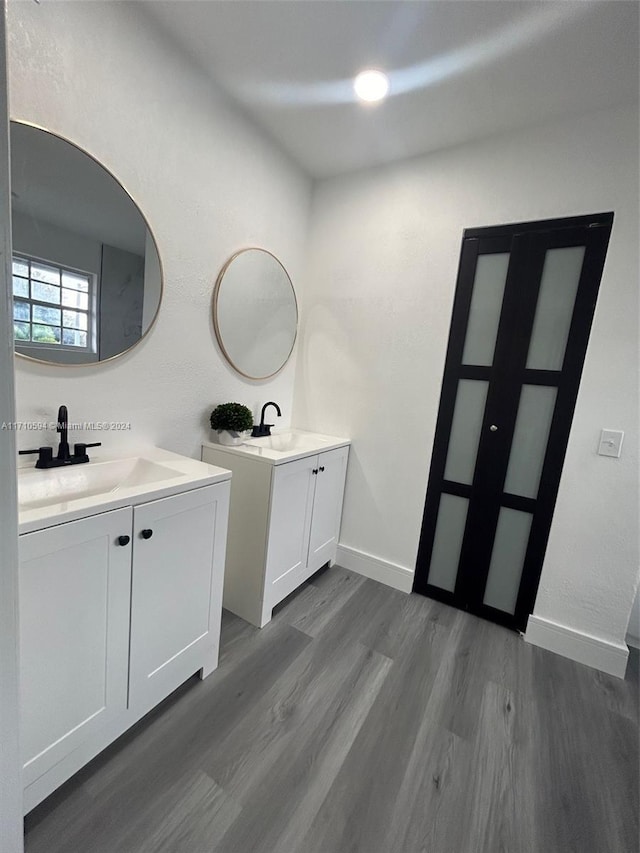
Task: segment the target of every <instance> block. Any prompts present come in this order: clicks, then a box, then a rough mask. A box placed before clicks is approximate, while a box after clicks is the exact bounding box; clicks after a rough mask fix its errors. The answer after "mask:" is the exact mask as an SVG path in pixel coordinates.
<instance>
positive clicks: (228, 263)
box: [213, 246, 300, 382]
mask: <svg viewBox="0 0 640 853" xmlns="http://www.w3.org/2000/svg"><path fill="white" fill-rule="evenodd" d="M256 251H257V252H262V253H263V254H265V255H269V257H271V258H273V260H274V261H275V262H276V263H277V264H278V265H279V266H280V267H281V268H282V271H283V272H284V274H285V276H286V278H287V281H288V282H289V286H290V287H291V293H292V295H293V304H294V307H295V312H296V327H295V332H294V334H293V340H292V342H291V348H290V349H289V352H288V353H287V356H286V358H285V359H284V360H283V362H282V364H281V365H280V367H279V368H278V369H277V370H274V371H273V372H272V373H268V374H265V375H264V376H251V375H250V374H249V373H245V371H244V370H241V369H240V368H239V367H238V365H237V364H235V362H234V361H233V359H232V357H231V356H230V354H229V352H228V350H227V348H226V347H225V345H224V341H223V337H222V330H221V329H220V325H219V323H218V298H219V295H220V288H221V286H222V281H223V279H224V276H225V273H226V272H227V270H228V269H229V267H230V266H231V264H232V263H233V261H235V260H236V258H238V257H239V256H240V255H243V254H245V253H246V252H256ZM299 321H300V312H299V310H298V297H297V296H296V290H295V288H294V286H293V282H292V281H291V276H290V275H289V273H288V272H287V269H286V267H285V266H284V264H283V263H282V261H281V260H280V259H279V258H277V257H276V256H275V255H274V254H273V252H270V251H269V250H268V249H263V248H262V247H261V246H247V247H246V248H244V249H240V250H239V251H237V252H235V253H234V254H233V255H231V257H230V258H229V259H228V260H227V261H226V263H225V264H224V265H223V267H222V269H221V270H220V272H219V273H218V277H217V279H216V283H215V287H214V289H213V328H214V331H215V334H216V340H217V341H218V346H219V347H220V349H221V351H222V354H223V355H224V357H225V358H226V360H227V361H228V363H229V364H230V365H231V367H233V369H234V370H235V371H236V372H237V373H239V374H240V375H241V376H244V378H245V379H251V380H252V381H255V382H261V381H263V380H265V379H271V378H272V377H273V376H276V375H277V374H278V373H280V371H281V370H283V368H284V367H285V366H286V364H287V362H288V361H289V359H290V358H291V354H292V353H293V349H294V347H295V345H296V340H297V338H298V325H299Z"/></svg>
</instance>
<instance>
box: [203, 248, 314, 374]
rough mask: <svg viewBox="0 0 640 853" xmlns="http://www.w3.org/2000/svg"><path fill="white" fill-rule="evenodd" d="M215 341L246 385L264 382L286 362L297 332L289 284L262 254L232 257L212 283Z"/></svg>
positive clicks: (272, 259) (277, 266) (284, 273)
mask: <svg viewBox="0 0 640 853" xmlns="http://www.w3.org/2000/svg"><path fill="white" fill-rule="evenodd" d="M213 319H214V327H215V332H216V337H217V339H218V343H219V344H220V348H221V349H222V352H223V353H224V355H225V357H226V359H227V361H228V362H229V363H230V364H231V365H232V367H234V368H235V369H236V370H237V371H238V373H241V374H242V375H243V376H245V377H247V378H248V379H267V378H268V377H270V376H273V375H274V374H275V373H277V372H278V371H279V370H281V369H282V368H283V367H284V365H285V364H286V363H287V361H288V360H289V356H290V355H291V352H292V350H293V345H294V343H295V340H296V333H297V328H298V305H297V302H296V295H295V291H294V289H293V284H292V283H291V279H290V278H289V275H288V273H287V271H286V269H285V268H284V267H283V265H282V264H281V263H280V261H279V260H278V259H277V258H276V257H275V255H272V254H271V252H268V251H266V249H258V248H249V249H242V250H241V251H240V252H236V254H235V255H233V256H232V257H231V258H230V259H229V260H228V261H227V263H226V264H225V265H224V267H223V268H222V270H221V271H220V275H219V276H218V280H217V281H216V287H215V291H214V300H213Z"/></svg>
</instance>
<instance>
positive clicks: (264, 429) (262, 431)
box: [251, 401, 282, 438]
mask: <svg viewBox="0 0 640 853" xmlns="http://www.w3.org/2000/svg"><path fill="white" fill-rule="evenodd" d="M268 406H274V407H275V410H276V412H277V413H278V417H279V418H281V417H282V412H281V411H280V406H279V405H278V404H277V403H274V402H272V401H270V402H268V403H265V404H264V406H263V407H262V411H261V412H260V424H259V425H258V426H254V428H253V430H252V431H251V435H252V436H253V437H254V438H262V437H264V436H265V435H271V427H272V426H273V424H265V422H264V413H265V411H266V409H267V407H268Z"/></svg>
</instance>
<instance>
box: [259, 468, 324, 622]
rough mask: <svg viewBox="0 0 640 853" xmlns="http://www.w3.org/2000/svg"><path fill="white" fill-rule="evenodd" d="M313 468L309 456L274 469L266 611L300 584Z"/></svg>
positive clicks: (266, 575) (306, 548)
mask: <svg viewBox="0 0 640 853" xmlns="http://www.w3.org/2000/svg"><path fill="white" fill-rule="evenodd" d="M317 467H318V457H317V456H311V457H309V458H306V459H298V460H296V461H295V462H286V463H285V464H284V465H278V466H276V467H275V468H274V472H273V479H272V485H271V515H270V519H269V543H268V546H267V566H266V574H265V588H264V604H265V608H266V609H268V610H270V609H271V608H272V607H273V606H274V605H275V604H277V603H278V602H279V601H282V599H283V598H286V596H287V595H289V593H291V592H293V590H294V589H295V588H296V587H297V586H298V585H299V584H300V583H301V582H302V574H303V573H304V570H305V568H306V565H307V551H308V548H309V531H310V529H311V514H312V505H313V493H314V489H315V481H316V476H315V474H314V473H313V472H314V471H315V470H316V469H317Z"/></svg>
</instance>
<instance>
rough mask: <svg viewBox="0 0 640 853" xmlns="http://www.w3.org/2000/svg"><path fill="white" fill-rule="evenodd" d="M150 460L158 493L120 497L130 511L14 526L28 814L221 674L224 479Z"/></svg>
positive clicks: (149, 490) (167, 457)
mask: <svg viewBox="0 0 640 853" xmlns="http://www.w3.org/2000/svg"><path fill="white" fill-rule="evenodd" d="M154 457H157V458H159V459H160V460H161V462H162V463H163V464H164V465H166V466H167V467H166V468H165V469H164V470H166V471H167V480H166V483H165V482H152V483H147V484H145V485H143V486H141V487H140V488H139V489H138V490H137V492H138V493H135V492H136V489H130V491H131V496H129V495H128V494H127V493H126V492H125V490H124V489H121V490H120V492H121V493H122V494H119V492H118V490H117V489H116V490H115V495H116V498H115V500H119V501H120V503H125V502H126V503H127V504H129V505H126V506H120V507H119V508H117V509H112V510H109V511H106V512H100V511H99V509H100V504H99V503H96V506H95V508H94V509H93V511H92V512H90V511H89V510H88V509H84V510H76V511H75V515H77V514H78V513H84V514H85V515H84V517H80V518H75V519H73V520H69V521H62V520H61V519H58V518H57V517H56V516H55V515H53V514H52V513H49V514H48V515H46V513H47V512H48V508H45V509H38V508H35V509H34V510H31V511H29V510H26V511H25V512H24V513H23V514H22V516H21V517H22V519H23V522H22V523H23V526H24V527H27V529H28V532H24V533H23V534H22V535H21V536H20V542H19V546H20V599H19V600H20V668H21V671H20V680H21V708H22V713H21V718H22V719H21V722H22V732H21V734H22V755H23V781H24V787H25V811H28V810H29V809H30V808H32V807H33V806H34V805H36V804H37V803H38V802H39V801H40V800H42V799H43V798H44V797H45V796H47V795H48V794H49V793H51V791H53V790H54V789H55V788H56V787H57V786H58V785H60V784H61V783H62V782H63V781H65V779H67V778H68V777H69V776H70V775H72V774H73V773H74V772H75V771H76V770H78V769H79V768H80V767H81V766H82V765H83V764H85V763H86V762H87V761H88V760H90V759H91V758H92V757H93V756H94V755H96V754H97V753H98V752H99V751H100V750H101V749H103V748H104V747H105V746H107V745H108V743H110V742H111V741H113V740H114V739H115V738H116V737H118V736H119V735H120V734H122V732H124V731H125V730H126V729H127V728H129V727H130V726H131V725H132V724H133V723H135V722H136V721H137V720H139V719H140V718H141V717H142V716H143V715H144V714H146V713H147V712H148V711H149V710H151V709H152V708H153V707H154V706H155V705H157V704H158V703H159V702H160V701H162V700H163V699H164V698H165V697H166V696H168V695H169V694H170V693H171V692H172V691H173V690H175V689H176V688H177V687H178V686H179V685H180V684H182V683H183V682H184V681H185V680H186V679H188V678H189V677H190V676H191V675H193V674H194V673H195V672H198V671H199V672H200V675H201V677H203V678H204V677H205V676H207V675H209V674H210V673H211V672H212V671H213V670H214V669H215V668H216V666H217V662H218V650H219V641H220V620H221V612H222V585H223V573H224V555H225V546H226V536H227V520H228V511H229V489H230V483H229V477H230V474H229V472H228V471H220V469H215V468H211V467H210V466H205V465H202V463H200V462H195V461H194V460H184V462H181V461H180V460H181V459H182V458H181V457H176V456H175V455H174V454H169V453H167V452H165V451H156V452H155V455H154ZM107 464H108V463H107ZM171 465H175V468H171V467H170V466H171ZM181 469H183V470H184V472H186V473H183V471H182V470H181ZM142 470H144V468H143V469H142ZM92 471H95V472H98V473H99V471H100V463H95V464H94V467H93V469H92V470H91V471H89V474H91V473H92ZM47 473H48V472H42V473H36V474H34V475H33V476H36V477H39V478H42V479H43V480H44V479H45V478H46V475H47ZM81 473H82V472H81ZM172 475H173V476H172ZM30 476H31V473H30V472H28V473H27V474H26V477H27V478H29V477H30ZM19 485H20V483H19ZM180 489H182V491H179V490H180ZM171 492H176V493H173V494H172V493H171ZM154 493H155V495H158V497H157V499H155V500H153V499H152V498H153V497H154V496H155V495H154ZM143 495H144V497H143ZM111 499H112V500H113V497H111ZM87 500H90V499H87ZM78 503H81V501H79V502H78ZM61 506H64V507H65V508H66V509H68V508H72V507H73V503H72V502H67V503H65V504H61ZM38 513H41V514H42V520H39V516H38ZM27 519H28V520H27ZM59 520H60V521H61V523H55V522H57V521H59ZM39 524H40V525H43V526H42V528H41V529H29V528H33V527H34V526H36V527H37V525H39ZM44 525H48V526H44Z"/></svg>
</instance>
